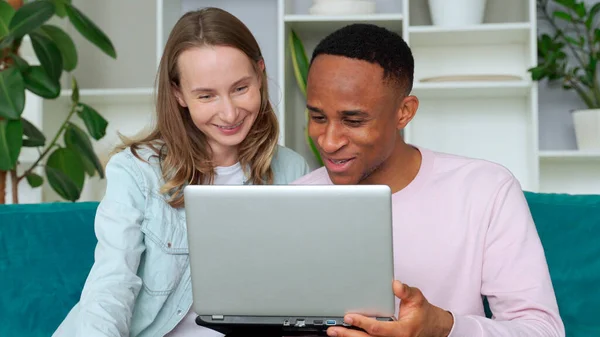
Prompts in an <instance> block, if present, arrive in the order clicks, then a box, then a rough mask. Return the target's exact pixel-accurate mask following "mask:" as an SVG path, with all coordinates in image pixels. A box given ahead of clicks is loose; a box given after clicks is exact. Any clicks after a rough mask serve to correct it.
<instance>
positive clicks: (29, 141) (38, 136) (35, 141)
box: [21, 117, 46, 147]
mask: <svg viewBox="0 0 600 337" xmlns="http://www.w3.org/2000/svg"><path fill="white" fill-rule="evenodd" d="M21 123H22V124H23V136H25V137H27V138H26V139H23V146H27V147H38V146H44V145H45V144H46V136H44V134H43V133H42V132H41V131H40V130H39V129H38V128H37V127H36V126H35V125H33V124H32V123H31V122H30V121H28V120H27V119H25V118H22V117H21Z"/></svg>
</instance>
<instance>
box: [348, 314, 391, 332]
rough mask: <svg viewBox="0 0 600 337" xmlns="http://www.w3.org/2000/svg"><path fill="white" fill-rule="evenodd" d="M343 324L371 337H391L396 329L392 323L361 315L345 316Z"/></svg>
mask: <svg viewBox="0 0 600 337" xmlns="http://www.w3.org/2000/svg"><path fill="white" fill-rule="evenodd" d="M344 322H346V323H348V324H350V325H353V326H355V327H357V328H361V329H363V330H365V331H366V332H367V334H368V335H371V336H393V335H394V330H395V329H396V326H395V325H394V323H393V322H383V321H378V320H376V319H373V318H369V317H365V316H361V315H347V316H346V317H344ZM357 336H358V335H357ZM348 337H350V336H348Z"/></svg>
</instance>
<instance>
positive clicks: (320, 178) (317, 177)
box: [292, 166, 331, 185]
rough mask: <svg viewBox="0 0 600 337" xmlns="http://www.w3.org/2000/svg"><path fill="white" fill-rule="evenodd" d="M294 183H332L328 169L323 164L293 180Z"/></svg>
mask: <svg viewBox="0 0 600 337" xmlns="http://www.w3.org/2000/svg"><path fill="white" fill-rule="evenodd" d="M292 184H293V185H331V180H330V179H329V174H328V173H327V169H326V168H325V167H324V166H323V167H320V168H318V169H316V170H314V171H312V172H310V173H309V174H307V175H305V176H303V177H300V178H299V179H297V180H295V181H294V182H292Z"/></svg>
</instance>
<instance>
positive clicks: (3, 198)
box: [0, 170, 6, 205]
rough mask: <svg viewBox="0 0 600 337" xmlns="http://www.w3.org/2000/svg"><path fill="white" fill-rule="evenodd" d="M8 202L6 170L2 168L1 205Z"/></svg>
mask: <svg viewBox="0 0 600 337" xmlns="http://www.w3.org/2000/svg"><path fill="white" fill-rule="evenodd" d="M1 204H6V171H1V170H0V205H1Z"/></svg>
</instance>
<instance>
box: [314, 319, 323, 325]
mask: <svg viewBox="0 0 600 337" xmlns="http://www.w3.org/2000/svg"><path fill="white" fill-rule="evenodd" d="M313 324H314V325H323V320H322V319H315V320H314V321H313Z"/></svg>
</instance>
